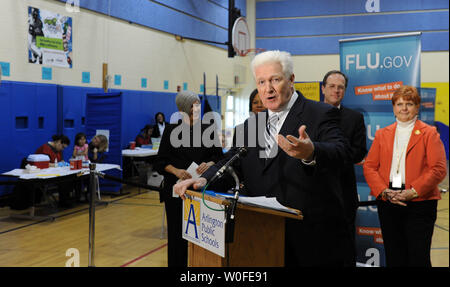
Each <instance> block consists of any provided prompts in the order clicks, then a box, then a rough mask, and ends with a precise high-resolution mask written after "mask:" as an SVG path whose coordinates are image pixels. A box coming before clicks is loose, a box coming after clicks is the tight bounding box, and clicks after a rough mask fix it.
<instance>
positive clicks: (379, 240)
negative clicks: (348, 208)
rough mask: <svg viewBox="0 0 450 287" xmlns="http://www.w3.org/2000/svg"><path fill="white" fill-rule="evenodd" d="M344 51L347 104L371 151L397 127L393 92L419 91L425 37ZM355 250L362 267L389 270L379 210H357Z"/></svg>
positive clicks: (345, 45) (382, 40)
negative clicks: (379, 136) (381, 134)
mask: <svg viewBox="0 0 450 287" xmlns="http://www.w3.org/2000/svg"><path fill="white" fill-rule="evenodd" d="M339 51H340V69H341V71H342V72H343V73H345V74H346V75H347V76H348V79H349V80H348V86H347V91H346V95H345V97H344V100H343V101H342V104H343V105H344V106H346V107H348V108H350V109H353V110H356V111H359V112H361V113H362V114H363V115H364V121H365V124H366V130H367V150H369V149H370V146H371V145H372V142H373V140H374V137H375V132H376V130H378V129H380V128H383V127H386V126H388V125H390V124H392V123H394V122H395V117H394V114H393V111H392V102H391V98H392V95H393V93H394V91H395V90H396V89H397V88H399V87H400V86H402V85H411V86H414V87H417V88H419V87H420V52H421V42H420V33H408V34H401V35H386V36H377V37H368V38H357V39H345V40H340V41H339ZM355 172H356V178H357V187H358V196H359V200H360V202H370V201H374V200H375V198H373V197H372V196H371V195H370V188H369V186H368V185H367V183H366V181H365V178H364V175H363V169H362V166H361V165H357V166H355ZM356 248H357V254H356V261H357V264H358V265H359V266H385V255H384V247H383V237H382V234H381V229H380V223H379V221H378V214H377V208H376V205H375V204H372V205H366V206H360V207H359V208H358V212H357V216H356Z"/></svg>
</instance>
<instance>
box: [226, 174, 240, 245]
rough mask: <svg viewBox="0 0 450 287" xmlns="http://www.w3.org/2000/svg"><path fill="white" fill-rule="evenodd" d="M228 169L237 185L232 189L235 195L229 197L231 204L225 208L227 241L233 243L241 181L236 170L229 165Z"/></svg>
mask: <svg viewBox="0 0 450 287" xmlns="http://www.w3.org/2000/svg"><path fill="white" fill-rule="evenodd" d="M226 170H227V171H228V172H229V173H230V174H231V176H232V177H233V178H234V181H235V183H236V186H235V187H234V188H233V189H232V191H233V192H234V197H233V198H230V199H229V201H230V202H231V204H230V205H229V206H227V207H226V209H225V213H226V225H225V243H232V242H233V240H234V223H235V220H234V217H235V213H236V206H237V202H238V199H239V191H240V183H239V178H238V176H237V175H236V173H235V172H234V170H233V168H231V167H228V168H227V169H226Z"/></svg>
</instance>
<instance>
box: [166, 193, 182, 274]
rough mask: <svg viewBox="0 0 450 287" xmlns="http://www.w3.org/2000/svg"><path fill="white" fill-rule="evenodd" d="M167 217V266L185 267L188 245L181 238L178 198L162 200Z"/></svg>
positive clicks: (180, 203)
mask: <svg viewBox="0 0 450 287" xmlns="http://www.w3.org/2000/svg"><path fill="white" fill-rule="evenodd" d="M164 206H165V208H166V216H167V266H168V267H187V261H188V260H187V258H188V244H187V241H186V240H185V239H183V238H182V226H183V221H182V214H183V213H182V208H183V201H182V200H181V199H180V198H173V197H168V198H166V199H164Z"/></svg>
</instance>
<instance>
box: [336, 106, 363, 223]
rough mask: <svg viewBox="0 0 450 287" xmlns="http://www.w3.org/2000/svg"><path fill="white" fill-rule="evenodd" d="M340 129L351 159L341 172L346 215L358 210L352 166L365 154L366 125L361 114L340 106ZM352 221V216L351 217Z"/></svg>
mask: <svg viewBox="0 0 450 287" xmlns="http://www.w3.org/2000/svg"><path fill="white" fill-rule="evenodd" d="M339 111H340V114H341V123H340V127H341V129H342V131H343V132H344V135H345V137H346V138H347V140H348V141H349V143H350V148H351V159H350V161H349V162H346V163H345V166H344V168H343V170H342V172H341V185H342V189H343V194H344V204H345V207H346V211H347V212H348V213H354V212H355V211H356V209H357V208H358V202H359V200H358V191H357V188H356V177H355V168H354V164H356V163H359V162H361V161H362V160H363V159H364V157H365V156H366V154H367V147H366V125H365V124H364V117H363V115H362V114H361V113H359V112H357V111H354V110H352V109H349V108H346V107H344V106H342V105H341V108H340V109H339ZM353 220H354V216H353Z"/></svg>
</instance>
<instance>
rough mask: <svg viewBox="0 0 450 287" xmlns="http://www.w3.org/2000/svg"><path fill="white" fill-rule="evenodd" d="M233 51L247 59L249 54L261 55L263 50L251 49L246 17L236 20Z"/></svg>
mask: <svg viewBox="0 0 450 287" xmlns="http://www.w3.org/2000/svg"><path fill="white" fill-rule="evenodd" d="M232 40H233V43H232V44H233V49H234V51H235V52H236V54H237V55H238V56H241V57H245V56H247V55H248V54H249V53H252V52H253V53H255V54H257V53H260V52H263V51H265V49H262V48H250V32H249V30H248V26H247V22H246V21H245V18H244V17H239V18H237V19H236V21H235V22H234V25H233V30H232Z"/></svg>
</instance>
